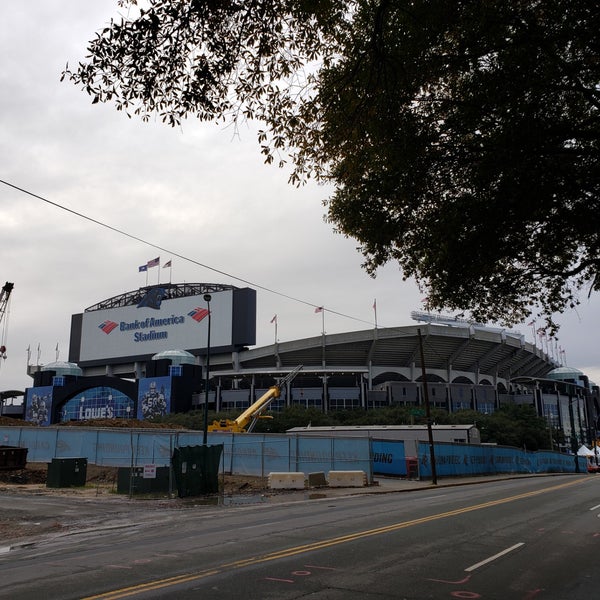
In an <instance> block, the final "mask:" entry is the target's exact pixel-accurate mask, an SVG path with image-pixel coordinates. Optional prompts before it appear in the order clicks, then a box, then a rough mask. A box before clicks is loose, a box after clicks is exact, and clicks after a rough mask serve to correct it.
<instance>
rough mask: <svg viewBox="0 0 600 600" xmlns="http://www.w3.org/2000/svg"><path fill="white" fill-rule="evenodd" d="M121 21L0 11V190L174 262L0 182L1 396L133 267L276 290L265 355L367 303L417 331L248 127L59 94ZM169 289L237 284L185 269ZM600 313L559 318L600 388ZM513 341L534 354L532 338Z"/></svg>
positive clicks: (40, 3)
mask: <svg viewBox="0 0 600 600" xmlns="http://www.w3.org/2000/svg"><path fill="white" fill-rule="evenodd" d="M118 10H119V9H118V7H117V2H116V0H95V1H94V2H81V0H30V1H28V2H2V3H1V4H0V56H2V59H1V60H2V68H1V69H0V82H1V88H0V89H1V93H0V123H1V133H2V138H1V143H0V173H1V175H0V179H3V180H4V181H7V182H10V183H11V184H13V185H15V186H18V187H20V188H24V189H26V190H28V191H30V192H32V193H33V194H37V195H39V196H41V197H43V198H45V199H47V200H49V201H51V202H53V203H56V204H58V205H61V206H64V207H66V208H68V209H70V210H72V211H76V212H79V213H83V214H85V215H87V216H89V217H90V218H92V219H95V220H97V221H101V222H104V223H106V224H108V225H110V226H113V227H115V228H118V229H121V230H124V231H126V232H128V233H130V234H131V235H133V236H136V237H138V238H141V239H143V240H147V241H148V242H150V243H152V244H156V245H157V246H160V247H162V248H165V249H167V250H168V251H157V250H156V249H155V248H153V247H151V246H149V245H146V244H144V243H142V242H140V241H136V240H133V239H131V238H127V237H125V236H122V235H119V234H117V233H115V232H113V231H110V230H108V229H106V228H102V227H100V226H98V225H96V224H94V223H91V222H90V221H87V220H85V219H82V218H80V217H77V216H75V215H73V214H72V213H69V212H67V211H64V210H61V209H60V208H57V207H55V206H53V205H51V204H49V203H47V202H44V201H42V200H39V199H36V198H34V197H32V196H30V195H27V194H24V193H22V192H19V191H17V190H15V189H13V188H11V187H8V186H6V185H4V184H0V234H1V238H0V239H1V247H2V254H3V261H2V269H1V270H0V285H2V284H3V283H4V282H5V281H10V282H14V284H15V287H14V291H13V294H12V298H11V303H10V313H9V314H8V315H7V317H5V322H6V321H7V324H8V329H7V332H6V346H7V349H8V350H7V359H6V360H4V361H2V365H1V366H0V389H3V390H6V389H21V390H22V389H24V388H25V387H28V386H29V385H30V384H31V379H30V378H28V376H27V375H26V364H27V349H28V348H30V352H31V362H32V363H33V364H36V363H37V362H38V347H39V363H40V364H46V363H49V362H53V361H54V360H56V356H57V350H56V348H57V346H58V356H59V359H60V360H66V359H67V356H68V343H69V329H70V320H71V315H72V314H75V313H80V312H82V311H83V310H84V309H85V308H87V307H88V306H91V305H93V304H95V303H97V302H99V301H101V300H104V299H107V298H110V297H112V296H115V295H118V294H121V293H124V292H127V291H132V290H134V289H136V288H138V287H140V286H143V285H145V284H146V278H145V275H144V274H140V273H139V272H138V267H139V266H140V265H142V264H144V263H146V262H147V261H148V260H150V259H153V258H155V257H156V256H160V258H161V262H162V263H164V262H166V261H167V260H169V259H170V258H172V253H177V254H179V255H182V256H185V257H189V258H191V259H192V260H194V261H197V262H199V263H202V264H204V265H207V266H208V267H211V268H212V269H216V270H218V271H222V272H225V273H228V274H230V275H232V276H234V277H237V278H240V279H243V280H246V281H248V282H251V283H252V285H253V286H262V287H263V288H268V289H269V290H274V291H275V292H278V293H272V292H268V291H264V290H262V289H260V288H258V294H257V298H258V310H257V345H259V346H261V345H266V344H271V343H273V340H274V335H275V330H274V325H273V324H271V319H272V318H273V316H274V315H275V314H277V321H278V332H277V333H278V338H279V340H280V341H282V342H285V341H289V340H293V339H297V338H301V337H311V336H314V335H319V334H320V333H321V324H322V322H321V315H319V314H315V312H314V306H319V305H323V306H325V308H326V309H329V311H333V312H329V311H326V313H325V330H326V332H327V333H338V332H343V331H352V330H358V329H365V328H369V327H372V323H373V321H374V311H373V302H374V300H375V299H376V300H377V321H378V325H379V326H380V327H394V326H402V325H409V324H412V323H414V321H412V320H411V318H410V312H411V311H412V310H421V309H422V308H423V305H422V303H421V300H422V298H423V294H422V293H420V292H419V290H418V289H417V287H416V285H415V284H414V283H412V282H404V281H403V280H402V276H401V273H400V271H399V269H398V268H397V266H395V265H388V266H387V267H386V268H384V269H382V270H381V271H380V273H379V274H378V276H377V278H376V279H372V278H370V277H369V276H368V275H367V274H366V273H365V272H364V270H363V269H362V268H361V262H362V257H361V255H360V254H359V253H358V252H357V251H356V246H357V244H356V242H354V241H353V240H349V239H345V238H344V237H342V236H340V235H336V234H334V233H333V232H332V230H331V227H330V226H329V225H327V224H326V223H324V221H323V212H324V209H323V206H322V200H323V199H324V198H325V197H326V196H327V193H328V190H327V189H326V188H323V187H319V186H317V185H316V184H314V183H312V184H309V185H307V186H305V187H303V188H301V189H297V188H294V187H291V186H289V185H288V184H287V176H288V172H287V171H285V170H280V169H278V168H277V167H274V166H267V165H264V164H263V161H262V157H261V155H260V152H259V149H258V145H257V142H256V139H255V136H254V134H253V132H252V130H251V129H250V128H248V129H246V128H245V127H244V126H242V127H241V129H240V132H239V135H237V136H235V135H234V134H233V132H232V131H231V129H227V128H222V127H217V126H215V125H211V124H206V123H205V124H200V123H196V122H193V121H190V122H187V123H185V124H184V125H183V127H182V128H179V129H172V128H170V127H168V126H166V125H164V124H162V123H161V122H160V121H159V120H157V121H156V122H151V123H142V122H141V121H139V120H130V119H128V118H127V116H126V115H125V114H123V113H120V112H117V111H116V110H115V109H114V107H113V106H111V105H92V104H91V98H90V97H89V96H88V95H87V94H85V93H84V92H82V91H81V90H79V89H78V88H77V87H75V86H74V85H73V84H72V83H69V82H63V83H61V82H60V75H61V72H62V70H63V69H64V67H65V64H66V63H67V62H69V63H70V64H71V65H75V64H76V63H77V62H78V61H79V60H82V59H83V58H84V57H85V54H86V46H87V42H88V40H89V39H91V38H92V37H93V35H94V33H95V32H96V31H98V30H99V29H100V28H101V27H103V26H104V25H105V24H106V23H107V22H108V20H109V19H110V17H111V16H116V15H117V14H118ZM169 251H170V252H169ZM159 275H160V277H161V279H160V281H162V282H165V281H168V275H169V269H162V268H161V269H151V270H150V271H149V274H148V278H149V279H148V282H149V283H156V282H157V281H158V277H159ZM172 281H173V283H178V282H185V281H187V282H213V283H223V284H232V285H237V286H240V287H243V286H244V285H246V284H244V283H242V282H240V281H239V280H236V279H234V278H232V277H226V276H224V275H221V274H218V273H216V272H215V271H212V270H211V269H207V268H202V267H200V266H198V265H195V264H193V263H191V262H188V261H185V260H182V259H180V258H173V269H172ZM334 313H340V314H341V315H344V316H340V314H334ZM599 314H600V301H599V300H598V298H597V297H593V298H592V299H591V300H589V301H588V299H587V298H584V300H583V302H582V306H581V307H579V308H578V310H577V311H576V312H575V311H573V312H572V313H570V314H566V315H563V316H561V317H560V318H559V322H560V323H562V325H563V327H562V330H561V332H560V334H559V344H560V345H561V347H562V348H563V349H564V351H565V358H566V362H567V363H568V365H569V366H572V367H576V368H579V369H581V370H582V371H584V372H585V373H586V374H588V375H589V376H590V377H591V378H592V379H593V380H594V381H598V382H600V360H599V354H600V353H599V351H598V345H597V323H598V315H599ZM519 329H520V331H521V332H522V333H524V334H525V336H526V339H527V340H528V341H530V342H531V341H533V334H532V328H531V327H527V325H526V324H523V325H522V326H521V327H520V328H519Z"/></svg>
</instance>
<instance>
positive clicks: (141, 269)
mask: <svg viewBox="0 0 600 600" xmlns="http://www.w3.org/2000/svg"><path fill="white" fill-rule="evenodd" d="M147 271H148V265H141V266H139V267H138V272H139V273H144V272H147Z"/></svg>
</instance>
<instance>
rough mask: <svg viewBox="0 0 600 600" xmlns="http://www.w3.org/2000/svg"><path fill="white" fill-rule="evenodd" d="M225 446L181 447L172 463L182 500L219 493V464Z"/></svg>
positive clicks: (175, 453)
mask: <svg viewBox="0 0 600 600" xmlns="http://www.w3.org/2000/svg"><path fill="white" fill-rule="evenodd" d="M222 452H223V444H217V445H215V446H180V447H179V448H175V450H174V451H173V457H172V459H171V463H172V465H173V473H174V475H175V482H176V484H177V492H178V494H179V497H180V498H184V497H186V496H201V495H203V494H216V493H217V492H218V491H219V463H220V462H221V454H222Z"/></svg>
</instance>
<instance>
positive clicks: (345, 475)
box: [327, 471, 367, 487]
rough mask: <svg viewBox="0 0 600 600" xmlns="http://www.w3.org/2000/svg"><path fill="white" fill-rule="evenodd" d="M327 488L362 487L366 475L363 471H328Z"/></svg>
mask: <svg viewBox="0 0 600 600" xmlns="http://www.w3.org/2000/svg"><path fill="white" fill-rule="evenodd" d="M327 480H328V482H329V487H364V486H366V485H367V474H366V473H365V472H364V471H329V475H328V476H327Z"/></svg>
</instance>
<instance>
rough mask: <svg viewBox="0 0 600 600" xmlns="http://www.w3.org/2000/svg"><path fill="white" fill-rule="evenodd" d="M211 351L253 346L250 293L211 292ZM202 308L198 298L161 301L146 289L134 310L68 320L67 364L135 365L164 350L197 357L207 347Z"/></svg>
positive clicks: (253, 315) (204, 304)
mask: <svg viewBox="0 0 600 600" xmlns="http://www.w3.org/2000/svg"><path fill="white" fill-rule="evenodd" d="M210 295H211V301H210V313H211V314H210V321H211V333H210V335H211V340H210V342H211V347H212V348H219V349H222V350H227V349H234V348H236V347H240V346H245V345H252V344H255V343H256V339H255V338H256V292H255V290H252V289H249V288H244V289H230V290H224V291H218V292H211V294H210ZM208 316H209V314H208V303H207V302H206V301H205V300H204V297H203V295H202V294H199V295H192V296H186V297H178V298H163V297H162V296H161V290H160V288H152V289H151V290H149V292H148V293H147V294H146V295H145V296H144V298H143V299H142V300H141V301H140V302H139V304H137V305H132V306H119V307H115V308H106V309H101V310H93V311H90V312H84V313H83V314H79V315H73V317H72V322H71V347H70V350H69V360H75V361H76V362H78V363H82V364H85V363H97V362H100V361H105V360H107V361H114V360H115V359H121V360H127V359H139V357H147V356H149V355H154V354H156V353H158V352H161V351H164V350H175V349H177V350H187V351H188V352H193V351H202V350H203V349H206V347H207V343H208V322H209V319H208Z"/></svg>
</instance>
